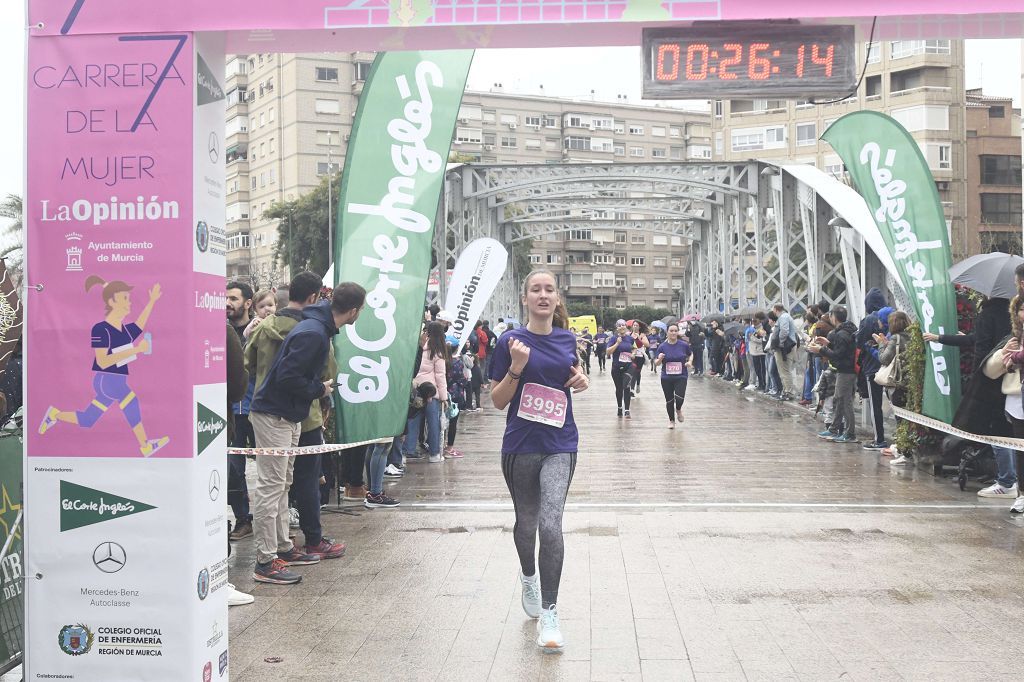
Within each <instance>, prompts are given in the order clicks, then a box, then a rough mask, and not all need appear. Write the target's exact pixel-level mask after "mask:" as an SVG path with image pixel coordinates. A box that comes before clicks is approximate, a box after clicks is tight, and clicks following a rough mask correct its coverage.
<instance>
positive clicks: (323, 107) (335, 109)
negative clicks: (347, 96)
mask: <svg viewBox="0 0 1024 682" xmlns="http://www.w3.org/2000/svg"><path fill="white" fill-rule="evenodd" d="M314 106H315V111H316V113H318V114H340V113H341V102H339V101H338V100H336V99H318V100H317V101H316V104H315V105H314Z"/></svg>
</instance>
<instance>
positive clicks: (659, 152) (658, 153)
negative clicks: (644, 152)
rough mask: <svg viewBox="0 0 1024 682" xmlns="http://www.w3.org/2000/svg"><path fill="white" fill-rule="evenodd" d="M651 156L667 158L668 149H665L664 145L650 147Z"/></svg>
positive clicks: (653, 157)
mask: <svg viewBox="0 0 1024 682" xmlns="http://www.w3.org/2000/svg"><path fill="white" fill-rule="evenodd" d="M651 158H652V159H667V158H668V150H667V149H665V148H664V147H652V148H651Z"/></svg>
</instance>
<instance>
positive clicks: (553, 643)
mask: <svg viewBox="0 0 1024 682" xmlns="http://www.w3.org/2000/svg"><path fill="white" fill-rule="evenodd" d="M537 646H539V647H540V648H541V650H542V651H543V652H544V653H546V654H557V653H561V651H562V649H563V648H565V639H563V638H562V630H561V629H560V628H559V627H558V607H557V606H555V605H552V606H551V607H549V608H546V609H541V612H540V618H538V619H537Z"/></svg>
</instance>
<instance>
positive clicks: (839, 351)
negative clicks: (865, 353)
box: [821, 320, 857, 374]
mask: <svg viewBox="0 0 1024 682" xmlns="http://www.w3.org/2000/svg"><path fill="white" fill-rule="evenodd" d="M856 334H857V326H856V325H855V324H854V323H853V322H850V321H849V320H847V321H846V322H843V323H842V324H840V325H839V326H838V327H837V328H836V329H834V330H833V331H831V332H830V333H829V335H828V346H825V347H822V349H821V354H822V356H824V357H826V358H828V360H829V362H830V363H832V367H833V368H834V369H835V370H836V372H837V373H839V374H853V368H854V364H855V360H856V351H857V346H856V341H855V337H856Z"/></svg>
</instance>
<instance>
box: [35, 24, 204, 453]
mask: <svg viewBox="0 0 1024 682" xmlns="http://www.w3.org/2000/svg"><path fill="white" fill-rule="evenodd" d="M193 71H194V67H193V48H192V43H191V38H190V37H189V36H188V35H185V34H173V35H127V36H125V35H96V36H75V37H54V38H48V37H47V38H44V37H36V38H32V49H31V50H30V52H29V66H28V139H29V142H30V148H31V154H30V155H29V166H28V187H29V192H28V196H27V197H26V202H25V221H26V227H27V230H26V233H27V252H28V276H29V278H30V280H31V282H32V284H33V285H41V287H42V289H41V290H40V291H31V295H30V296H29V297H28V299H29V300H28V305H29V315H28V323H27V325H26V332H27V334H28V339H29V344H28V372H29V374H30V376H31V381H29V382H26V386H27V400H26V406H27V416H26V429H25V430H26V434H27V443H26V451H27V454H28V456H29V457H134V458H143V457H154V458H166V457H171V458H174V457H182V458H184V457H192V456H193V439H194V433H193V431H194V429H193V388H192V383H193V382H192V379H193V378H194V376H193V375H194V374H195V372H196V370H195V368H196V366H197V361H196V357H195V355H196V354H195V353H194V352H192V349H190V341H191V339H192V338H194V334H190V329H191V330H192V331H193V332H194V331H195V330H196V329H197V325H198V326H199V327H202V326H203V325H204V324H205V325H206V326H207V327H209V323H210V320H211V318H210V317H208V316H211V315H216V317H217V319H218V320H219V323H220V327H221V328H223V325H224V312H223V311H224V305H223V301H220V302H219V304H218V301H216V300H212V301H210V300H199V299H200V298H202V297H201V296H200V294H199V293H198V292H197V291H196V288H195V287H193V278H194V275H193V274H192V272H191V268H189V267H187V265H186V264H188V263H191V262H192V253H193V244H194V241H195V237H194V229H193V225H192V219H193V210H192V203H193V186H192V174H193V169H192V125H193V119H192V112H193V108H194V106H193V101H194V92H193V91H194V84H193V78H194V77H193ZM214 292H215V293H221V294H222V293H223V286H221V287H220V289H219V291H217V290H214ZM183 311H193V312H192V313H191V315H189V314H183ZM204 316H207V317H204ZM221 334H223V331H221ZM220 340H221V341H223V337H221V339H220ZM222 367H223V365H221V366H220V367H219V368H218V369H220V368H222ZM219 380H220V381H223V378H221V379H219Z"/></svg>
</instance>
